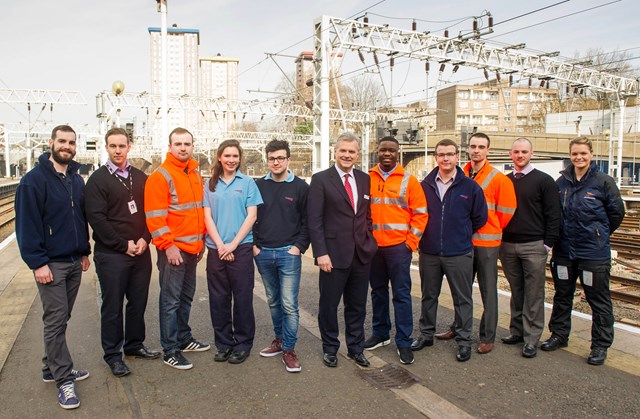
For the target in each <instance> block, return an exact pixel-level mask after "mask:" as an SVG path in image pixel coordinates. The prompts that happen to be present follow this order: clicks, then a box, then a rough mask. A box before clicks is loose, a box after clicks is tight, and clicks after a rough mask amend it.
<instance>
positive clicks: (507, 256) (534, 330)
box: [500, 240, 547, 345]
mask: <svg viewBox="0 0 640 419" xmlns="http://www.w3.org/2000/svg"><path fill="white" fill-rule="evenodd" d="M500 260H501V261H502V270H503V271H504V274H505V276H506V277H507V281H509V285H510V286H511V321H510V323H509V331H510V332H511V334H512V335H513V336H522V337H523V338H524V342H525V343H529V344H532V345H537V344H538V341H539V340H540V336H541V335H542V331H543V330H544V283H545V276H546V272H545V269H546V264H547V251H546V249H545V247H544V243H543V241H542V240H539V241H535V242H528V243H507V242H502V245H501V246H500Z"/></svg>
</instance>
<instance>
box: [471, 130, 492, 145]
mask: <svg viewBox="0 0 640 419" xmlns="http://www.w3.org/2000/svg"><path fill="white" fill-rule="evenodd" d="M473 137H478V138H484V139H485V140H487V147H491V139H490V138H489V136H488V135H487V134H485V133H484V132H476V133H473V134H471V137H469V141H471V139H472V138H473Z"/></svg>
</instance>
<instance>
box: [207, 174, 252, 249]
mask: <svg viewBox="0 0 640 419" xmlns="http://www.w3.org/2000/svg"><path fill="white" fill-rule="evenodd" d="M209 182H211V179H209V180H208V181H207V184H206V185H205V187H204V200H203V206H204V207H206V208H211V216H212V218H213V222H214V223H215V224H216V228H217V229H218V234H219V235H220V238H221V239H222V241H223V242H224V243H230V242H231V241H232V240H233V239H234V237H235V236H236V234H238V230H240V226H242V223H243V222H244V220H245V218H247V207H254V206H258V205H262V203H263V201H262V196H261V195H260V191H259V190H258V187H257V186H256V182H255V181H254V180H253V179H252V178H251V177H249V176H247V175H245V174H243V173H240V171H237V172H236V176H235V177H234V178H233V179H232V180H231V182H230V183H228V184H227V183H226V182H225V181H224V180H222V178H220V179H219V180H218V184H217V185H216V190H215V192H211V191H210V190H209ZM205 243H206V245H207V246H208V247H210V248H212V249H216V248H217V247H216V245H215V243H214V242H213V239H211V237H210V236H209V234H207V237H206V239H205ZM245 243H253V232H252V230H249V234H247V236H246V237H245V238H244V239H243V240H242V241H241V242H240V244H245Z"/></svg>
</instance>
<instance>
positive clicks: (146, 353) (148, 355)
mask: <svg viewBox="0 0 640 419" xmlns="http://www.w3.org/2000/svg"><path fill="white" fill-rule="evenodd" d="M124 354H125V355H126V356H130V357H133V358H140V359H156V358H158V357H160V355H161V353H160V352H156V351H151V350H149V348H147V347H146V346H143V347H142V348H140V349H136V350H135V351H131V352H125V353H124Z"/></svg>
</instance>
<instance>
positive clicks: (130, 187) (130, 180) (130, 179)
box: [113, 169, 133, 201]
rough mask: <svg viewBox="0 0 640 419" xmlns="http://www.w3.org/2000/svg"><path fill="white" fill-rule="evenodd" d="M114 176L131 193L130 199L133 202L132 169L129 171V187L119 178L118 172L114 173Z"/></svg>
mask: <svg viewBox="0 0 640 419" xmlns="http://www.w3.org/2000/svg"><path fill="white" fill-rule="evenodd" d="M113 176H115V177H116V179H118V181H119V182H120V183H121V184H122V186H124V187H125V189H126V190H127V191H129V199H130V200H131V201H133V176H131V169H129V177H128V178H127V179H128V180H129V186H127V184H126V183H124V182H123V181H122V177H121V176H118V175H117V174H116V172H113Z"/></svg>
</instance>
